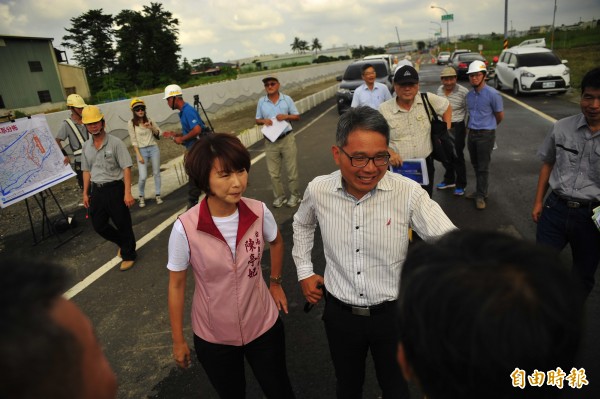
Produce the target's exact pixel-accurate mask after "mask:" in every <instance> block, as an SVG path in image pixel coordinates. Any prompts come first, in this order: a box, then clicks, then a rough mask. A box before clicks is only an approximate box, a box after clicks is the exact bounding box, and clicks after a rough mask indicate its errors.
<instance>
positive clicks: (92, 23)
mask: <svg viewBox="0 0 600 399" xmlns="http://www.w3.org/2000/svg"><path fill="white" fill-rule="evenodd" d="M112 26H113V17H112V15H110V14H103V12H102V9H97V10H89V11H88V12H86V13H84V14H82V15H80V16H78V17H73V18H71V28H65V30H66V31H67V32H68V33H69V34H67V35H65V36H63V42H62V43H61V44H62V45H63V46H64V47H66V48H68V49H71V50H72V51H73V58H74V59H75V60H76V61H77V62H78V63H79V65H81V66H82V67H84V68H85V69H86V73H87V76H88V81H89V83H90V88H91V89H92V91H95V90H98V89H100V87H101V86H102V78H103V76H105V75H107V74H109V73H111V72H112V70H113V68H114V66H115V58H116V51H115V49H114V47H113V43H114V42H113V37H114V30H113V27H112Z"/></svg>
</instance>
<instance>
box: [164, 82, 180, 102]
mask: <svg viewBox="0 0 600 399" xmlns="http://www.w3.org/2000/svg"><path fill="white" fill-rule="evenodd" d="M182 95H183V91H182V90H181V87H179V86H178V85H168V86H167V87H165V96H164V97H163V100H166V99H167V98H169V97H175V96H182Z"/></svg>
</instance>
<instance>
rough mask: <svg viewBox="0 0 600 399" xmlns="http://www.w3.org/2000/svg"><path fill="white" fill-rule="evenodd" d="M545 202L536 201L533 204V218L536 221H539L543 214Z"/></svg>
mask: <svg viewBox="0 0 600 399" xmlns="http://www.w3.org/2000/svg"><path fill="white" fill-rule="evenodd" d="M543 207H544V206H543V204H542V203H541V202H539V203H538V202H536V203H535V204H533V210H532V211H531V218H532V219H533V221H534V222H536V223H537V222H538V221H539V220H540V216H541V215H542V209H543Z"/></svg>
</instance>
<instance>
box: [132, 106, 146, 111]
mask: <svg viewBox="0 0 600 399" xmlns="http://www.w3.org/2000/svg"><path fill="white" fill-rule="evenodd" d="M145 110H146V107H134V108H133V111H134V112H140V111H145Z"/></svg>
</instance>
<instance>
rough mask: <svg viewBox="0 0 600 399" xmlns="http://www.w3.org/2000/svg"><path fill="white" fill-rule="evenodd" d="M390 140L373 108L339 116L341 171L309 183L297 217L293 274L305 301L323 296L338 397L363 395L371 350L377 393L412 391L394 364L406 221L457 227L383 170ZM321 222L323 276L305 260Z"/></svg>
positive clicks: (430, 236) (431, 227)
mask: <svg viewBox="0 0 600 399" xmlns="http://www.w3.org/2000/svg"><path fill="white" fill-rule="evenodd" d="M389 140H390V127H389V125H388V123H387V121H386V120H385V118H384V117H383V116H382V115H381V114H380V113H379V112H378V111H376V110H374V109H372V108H370V107H367V106H363V107H357V108H350V109H349V110H348V111H347V112H345V113H344V114H342V116H341V117H340V119H339V122H338V126H337V132H336V143H335V145H334V146H332V153H333V158H334V160H335V163H336V164H337V165H338V166H339V170H338V171H335V172H333V173H331V174H329V175H325V176H319V177H317V178H315V179H314V180H313V181H312V182H311V183H309V185H308V187H307V189H306V191H305V193H304V199H303V200H302V202H301V204H300V207H299V209H298V212H297V213H296V214H295V215H294V222H293V229H294V248H293V250H292V255H293V257H294V262H295V264H296V268H297V272H298V280H299V281H300V285H301V287H302V292H303V294H304V296H305V298H306V300H307V301H308V302H309V303H311V304H316V303H317V302H318V301H319V300H320V299H321V298H322V297H323V296H325V302H326V303H325V310H324V314H323V321H324V323H325V331H326V334H327V340H328V342H329V348H330V352H331V357H332V360H333V365H334V368H335V375H336V380H337V382H336V392H337V397H338V398H344V399H347V398H362V386H363V381H364V375H365V359H366V356H367V352H368V351H369V350H370V351H371V354H372V356H373V362H374V364H375V372H376V374H377V380H378V382H379V385H380V387H381V390H382V393H383V397H384V398H409V392H408V388H407V385H406V382H405V381H404V379H403V377H402V374H401V372H400V368H399V366H398V363H397V361H396V350H397V341H396V337H397V335H396V334H397V329H396V324H395V313H394V308H395V306H396V300H397V297H398V289H399V281H400V271H401V270H402V263H403V262H404V259H405V257H406V252H407V249H408V226H412V227H413V229H414V230H415V231H416V232H417V233H418V234H419V235H420V236H421V237H422V238H423V239H424V240H425V241H432V240H434V239H436V238H437V237H440V236H442V235H443V234H445V233H446V232H448V231H451V230H454V229H456V227H455V226H454V225H453V224H452V222H451V221H450V220H449V219H448V217H447V216H446V215H445V214H444V212H443V211H442V209H441V208H440V207H439V205H438V204H437V203H435V202H434V201H432V200H431V199H430V198H429V196H428V195H427V192H426V191H425V190H423V189H422V188H421V186H420V185H419V184H418V183H416V182H414V181H412V180H410V179H408V178H405V177H403V176H401V175H398V174H394V173H391V172H388V171H387V169H388V163H389V162H390V154H389V152H388V145H389ZM317 225H318V226H319V228H320V230H321V236H322V239H323V248H324V252H325V260H326V264H325V273H324V276H321V275H318V274H316V273H315V272H314V270H313V263H312V259H311V251H312V248H313V244H314V233H315V229H316V227H317ZM322 286H324V287H325V288H324V290H322V289H321V288H320V287H322Z"/></svg>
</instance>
